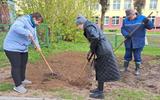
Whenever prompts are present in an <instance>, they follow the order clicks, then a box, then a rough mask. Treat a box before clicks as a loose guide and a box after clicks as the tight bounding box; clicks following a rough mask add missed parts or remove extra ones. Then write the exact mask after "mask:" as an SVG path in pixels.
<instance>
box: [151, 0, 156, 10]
mask: <svg viewBox="0 0 160 100" xmlns="http://www.w3.org/2000/svg"><path fill="white" fill-rule="evenodd" d="M156 8H157V0H150V9H156Z"/></svg>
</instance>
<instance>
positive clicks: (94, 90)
mask: <svg viewBox="0 0 160 100" xmlns="http://www.w3.org/2000/svg"><path fill="white" fill-rule="evenodd" d="M96 92H99V89H98V88H96V89H93V90H90V93H96Z"/></svg>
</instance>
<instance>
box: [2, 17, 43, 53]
mask: <svg viewBox="0 0 160 100" xmlns="http://www.w3.org/2000/svg"><path fill="white" fill-rule="evenodd" d="M29 34H32V35H33V37H34V41H35V43H36V44H37V46H38V47H40V45H39V42H38V38H37V32H36V27H34V26H33V23H32V22H31V16H30V15H24V16H22V17H19V18H17V20H16V21H15V22H14V23H13V24H12V26H11V28H10V30H9V32H8V33H7V35H6V38H5V39H4V43H3V49H4V50H7V51H13V52H28V46H29V45H30V44H31V40H30V39H29V37H28V36H29Z"/></svg>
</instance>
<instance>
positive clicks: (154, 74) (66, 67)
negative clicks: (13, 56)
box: [0, 52, 160, 93]
mask: <svg viewBox="0 0 160 100" xmlns="http://www.w3.org/2000/svg"><path fill="white" fill-rule="evenodd" d="M117 60H118V63H119V66H120V68H121V67H122V65H123V60H122V57H117ZM47 61H48V62H49V64H50V65H51V67H52V69H53V71H54V72H55V73H56V74H57V77H54V76H52V75H51V74H52V73H51V71H50V70H49V68H48V67H47V66H46V64H45V63H44V61H43V60H40V61H38V62H36V63H35V64H28V66H27V75H26V76H27V78H28V79H29V80H31V81H32V82H33V84H32V85H29V86H28V87H29V88H30V89H41V90H49V89H52V88H57V87H68V88H76V89H80V90H82V89H87V90H88V89H90V88H92V86H91V85H93V84H91V83H95V81H94V82H93V81H92V80H93V74H91V73H92V72H93V71H92V70H91V69H92V68H91V67H90V65H89V64H88V65H87V61H86V54H85V53H82V52H63V53H58V54H56V55H53V56H50V57H48V58H47ZM85 65H86V66H85ZM84 67H85V69H84ZM134 69H135V64H134V62H131V63H130V65H129V71H128V72H125V73H124V72H123V73H121V80H120V81H117V82H110V83H107V84H106V86H105V91H110V90H112V89H114V88H121V87H130V88H138V89H143V90H147V91H150V92H153V93H160V73H159V71H160V57H152V56H143V64H142V66H141V76H140V77H136V76H135V75H134ZM0 73H1V75H0V82H12V78H11V76H10V67H5V68H1V69H0ZM94 85H95V84H94Z"/></svg>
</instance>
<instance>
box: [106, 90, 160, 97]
mask: <svg viewBox="0 0 160 100" xmlns="http://www.w3.org/2000/svg"><path fill="white" fill-rule="evenodd" d="M106 100H160V95H157V94H152V93H149V92H147V91H143V90H138V89H128V88H121V89H115V90H113V91H112V92H110V93H107V94H106Z"/></svg>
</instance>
